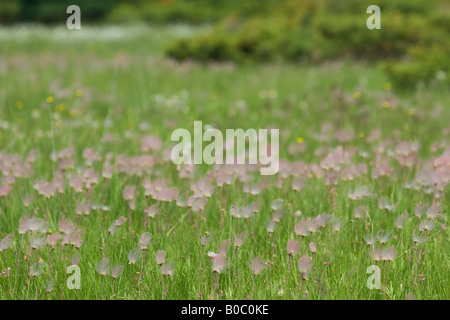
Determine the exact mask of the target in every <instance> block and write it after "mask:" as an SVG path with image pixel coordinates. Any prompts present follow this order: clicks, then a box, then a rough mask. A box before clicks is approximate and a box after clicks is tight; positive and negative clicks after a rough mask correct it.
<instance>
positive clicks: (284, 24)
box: [166, 0, 450, 86]
mask: <svg viewBox="0 0 450 320" xmlns="http://www.w3.org/2000/svg"><path fill="white" fill-rule="evenodd" d="M443 3H444V2H443V1H440V0H430V1H427V2H424V1H419V0H411V1H406V0H389V1H388V0H380V1H379V5H380V7H381V10H382V14H381V29H377V30H369V29H367V27H366V19H367V18H368V17H369V15H368V14H367V13H366V9H367V6H368V4H367V3H363V2H361V1H360V0H347V1H333V0H304V1H299V0H287V1H283V2H281V3H279V5H278V6H274V7H273V8H272V9H273V11H272V12H271V13H270V15H268V14H265V13H260V14H257V15H255V16H252V17H243V16H242V15H236V14H234V15H230V16H229V17H227V18H225V19H223V20H222V21H220V22H219V23H217V24H216V26H215V28H214V29H213V30H212V31H210V32H208V33H207V34H203V35H199V36H195V37H194V38H191V39H180V40H177V41H175V42H173V43H171V44H170V46H169V47H168V49H167V51H166V52H167V54H168V55H169V56H171V57H173V58H176V59H180V60H182V59H188V58H190V59H196V60H200V61H208V60H234V61H238V62H243V61H271V60H274V59H280V58H281V59H286V60H289V61H299V60H302V61H307V62H320V61H324V60H329V59H338V58H342V57H350V58H352V59H354V58H356V59H365V60H372V61H389V62H388V63H386V64H385V68H386V70H387V71H388V73H389V75H390V76H391V77H392V78H393V80H394V81H398V82H399V83H401V84H404V85H405V86H410V85H411V84H412V83H416V82H417V81H418V80H431V79H433V77H435V76H436V72H440V71H442V72H444V73H445V72H447V71H446V69H445V68H443V67H442V65H443V64H446V61H447V60H446V57H448V56H450V50H449V48H448V45H443V44H442V43H441V41H442V39H445V40H447V39H448V38H449V33H450V31H449V30H450V22H449V21H450V19H449V16H448V14H447V12H448V11H446V10H445V7H442V5H443ZM442 8H444V9H442ZM221 50H222V52H220V51H221ZM405 59H408V60H405ZM447 64H448V63H447ZM442 72H441V73H440V75H442Z"/></svg>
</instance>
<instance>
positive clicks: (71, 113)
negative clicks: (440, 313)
mask: <svg viewBox="0 0 450 320" xmlns="http://www.w3.org/2000/svg"><path fill="white" fill-rule="evenodd" d="M204 28H205V27H187V26H183V25H177V26H167V27H143V26H135V27H89V26H84V27H83V28H82V29H81V30H77V31H72V30H67V29H66V28H65V27H52V28H49V27H38V26H23V27H4V28H1V29H0V299H114V300H119V299H308V300H309V299H450V270H449V267H450V242H449V240H450V232H449V230H448V218H449V205H450V203H449V200H450V190H449V187H448V184H449V181H450V121H449V120H450V95H449V93H448V87H445V84H443V83H439V81H437V82H433V83H431V84H428V85H423V86H420V85H419V86H418V87H417V88H416V89H415V90H413V91H408V92H404V91H401V90H398V89H399V88H395V87H394V86H393V85H392V84H391V83H390V82H388V80H387V79H386V76H385V74H384V73H383V72H382V71H381V70H379V69H378V68H376V67H375V66H373V65H371V64H370V63H364V62H355V61H348V60H345V59H343V60H338V61H334V62H326V63H324V64H321V65H314V66H310V65H308V64H290V63H287V62H271V63H268V64H252V63H249V64H243V65H238V64H234V63H206V64H200V63H196V62H192V61H184V62H176V61H173V60H170V59H168V58H166V57H165V56H164V48H165V46H166V45H167V42H168V41H170V40H173V39H175V38H179V37H183V36H186V35H190V34H195V33H196V32H198V31H199V30H200V29H204ZM195 120H200V121H202V122H203V124H204V126H205V127H212V128H217V129H220V130H221V131H225V130H226V129H228V128H230V129H237V128H242V129H244V130H247V129H249V128H254V129H266V128H277V129H279V130H280V138H279V156H280V167H279V172H278V174H276V175H273V176H262V175H260V173H259V170H258V165H213V166H208V165H185V166H177V165H175V164H173V163H172V161H171V158H170V153H171V148H172V146H173V143H172V142H171V139H170V138H171V134H172V132H173V131H174V130H175V129H177V128H186V129H188V130H190V131H192V128H193V122H194V121H195ZM68 268H69V272H67V270H68ZM378 270H379V272H378ZM377 275H379V278H377ZM377 279H379V280H380V281H379V286H377ZM74 287H75V288H74ZM77 287H79V289H77Z"/></svg>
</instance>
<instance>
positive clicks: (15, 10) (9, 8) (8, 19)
mask: <svg viewBox="0 0 450 320" xmlns="http://www.w3.org/2000/svg"><path fill="white" fill-rule="evenodd" d="M19 16H20V3H19V0H2V1H1V2H0V24H6V23H12V22H15V21H17V19H18V18H19Z"/></svg>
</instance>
